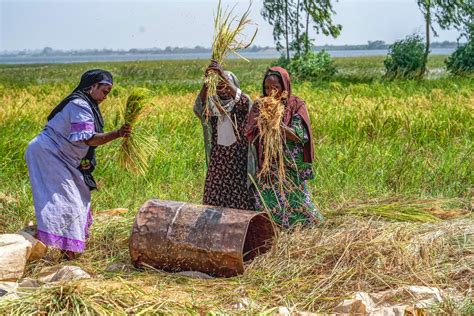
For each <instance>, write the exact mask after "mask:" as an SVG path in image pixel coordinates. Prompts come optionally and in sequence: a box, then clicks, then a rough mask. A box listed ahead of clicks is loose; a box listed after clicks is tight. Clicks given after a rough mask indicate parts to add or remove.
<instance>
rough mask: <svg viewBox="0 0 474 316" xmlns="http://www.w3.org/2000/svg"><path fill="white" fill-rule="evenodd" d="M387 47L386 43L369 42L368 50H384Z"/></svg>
mask: <svg viewBox="0 0 474 316" xmlns="http://www.w3.org/2000/svg"><path fill="white" fill-rule="evenodd" d="M385 46H386V44H385V42H384V41H368V43H367V49H384V48H385Z"/></svg>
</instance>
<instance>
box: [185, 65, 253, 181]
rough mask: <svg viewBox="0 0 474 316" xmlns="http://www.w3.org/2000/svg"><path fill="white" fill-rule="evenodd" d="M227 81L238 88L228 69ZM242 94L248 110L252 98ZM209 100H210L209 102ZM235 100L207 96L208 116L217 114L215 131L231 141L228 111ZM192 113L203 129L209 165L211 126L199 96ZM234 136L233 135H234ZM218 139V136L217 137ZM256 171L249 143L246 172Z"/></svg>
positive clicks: (231, 129)
mask: <svg viewBox="0 0 474 316" xmlns="http://www.w3.org/2000/svg"><path fill="white" fill-rule="evenodd" d="M225 73H226V75H227V77H228V79H229V81H230V82H231V83H232V84H233V85H234V86H235V87H236V88H238V89H240V82H239V80H238V78H237V76H236V75H234V74H233V73H232V72H230V71H225ZM242 96H245V98H246V99H247V101H248V102H249V111H250V109H251V107H252V100H251V99H250V97H249V96H248V95H246V94H244V93H242V95H241V98H242ZM210 101H211V102H210ZM216 102H219V106H220V107H221V108H222V109H224V111H225V113H221V111H219V109H218V108H217V106H216ZM235 104H236V102H235V100H234V99H230V100H221V99H220V98H217V99H216V98H210V97H208V98H207V107H208V109H209V112H210V113H209V115H210V116H217V120H218V122H217V133H218V136H219V135H221V136H224V137H223V138H227V140H228V141H229V143H230V142H232V140H233V137H228V136H229V135H230V136H232V135H231V133H232V134H233V133H234V127H233V124H232V122H230V119H229V116H230V113H231V112H232V111H233V109H234V107H235ZM194 114H196V116H197V117H198V118H199V119H200V120H201V124H202V128H203V131H204V146H205V149H206V164H207V165H208V166H209V159H210V156H211V149H212V126H211V122H210V120H209V118H208V117H207V115H208V114H207V113H206V111H205V109H204V104H203V103H202V101H201V98H200V96H198V97H197V98H196V102H195V103H194ZM234 137H235V135H234ZM218 139H219V137H218ZM218 143H219V142H218ZM255 172H256V154H255V148H254V147H253V146H251V145H249V152H248V157H247V173H248V174H250V175H251V176H252V177H253V176H254V175H255ZM251 183H252V182H251V180H250V179H248V181H247V184H248V185H249V186H250V185H251Z"/></svg>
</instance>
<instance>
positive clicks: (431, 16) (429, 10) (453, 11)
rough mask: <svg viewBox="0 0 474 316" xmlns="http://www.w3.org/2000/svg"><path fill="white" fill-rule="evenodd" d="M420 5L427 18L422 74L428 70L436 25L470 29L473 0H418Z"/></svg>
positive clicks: (443, 27)
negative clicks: (432, 36) (431, 42)
mask: <svg viewBox="0 0 474 316" xmlns="http://www.w3.org/2000/svg"><path fill="white" fill-rule="evenodd" d="M417 4H418V7H419V8H420V11H421V12H422V13H423V16H424V19H425V52H424V56H423V67H422V74H424V73H425V72H426V65H427V62H428V55H429V53H430V37H431V32H433V34H434V36H438V35H437V33H436V30H435V28H434V26H435V25H436V24H437V25H438V26H439V27H440V28H441V29H443V30H445V29H449V28H452V27H454V28H456V29H458V30H462V29H466V28H467V29H468V28H469V27H470V26H469V25H471V24H472V17H473V15H472V12H473V10H474V2H473V0H417Z"/></svg>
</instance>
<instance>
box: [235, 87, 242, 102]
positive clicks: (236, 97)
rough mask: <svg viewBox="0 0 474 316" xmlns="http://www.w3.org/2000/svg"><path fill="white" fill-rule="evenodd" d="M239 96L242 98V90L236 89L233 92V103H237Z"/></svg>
mask: <svg viewBox="0 0 474 316" xmlns="http://www.w3.org/2000/svg"><path fill="white" fill-rule="evenodd" d="M241 96H242V90H240V89H239V88H237V91H236V92H235V98H234V101H235V102H239V101H240V97H241Z"/></svg>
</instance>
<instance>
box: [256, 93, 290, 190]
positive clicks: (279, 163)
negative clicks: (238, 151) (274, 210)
mask: <svg viewBox="0 0 474 316" xmlns="http://www.w3.org/2000/svg"><path fill="white" fill-rule="evenodd" d="M256 106H258V107H259V116H258V118H257V127H258V129H259V131H260V138H261V142H262V143H263V164H262V167H261V169H260V172H259V175H258V176H259V177H266V178H267V179H269V180H272V179H271V178H272V177H274V176H275V175H276V176H277V177H278V183H279V186H280V191H281V192H282V193H283V181H284V179H285V158H284V154H283V145H284V135H283V134H282V129H281V122H282V119H283V114H284V112H285V106H284V105H283V103H282V102H281V98H277V97H276V96H275V94H272V95H270V96H267V97H262V98H260V99H257V101H256ZM275 166H276V170H275ZM275 172H276V174H275Z"/></svg>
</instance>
